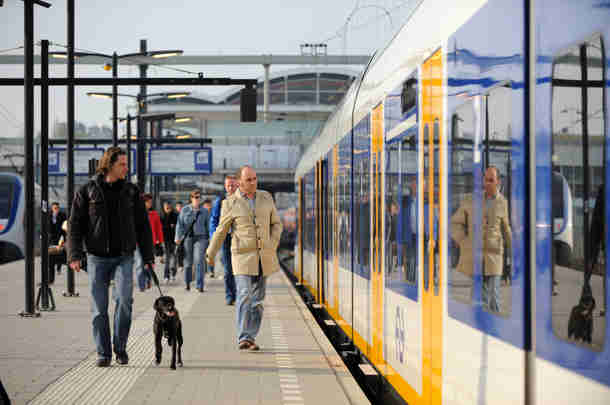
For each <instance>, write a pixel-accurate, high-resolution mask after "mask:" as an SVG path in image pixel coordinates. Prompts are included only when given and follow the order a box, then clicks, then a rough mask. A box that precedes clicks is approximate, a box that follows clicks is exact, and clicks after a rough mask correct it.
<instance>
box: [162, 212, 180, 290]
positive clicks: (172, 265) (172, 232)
mask: <svg viewBox="0 0 610 405" xmlns="http://www.w3.org/2000/svg"><path fill="white" fill-rule="evenodd" d="M177 222H178V214H177V213H176V211H174V209H173V208H172V204H171V203H170V202H169V201H166V202H164V203H163V213H162V214H161V224H162V225H163V236H164V238H165V269H164V272H163V278H164V279H165V282H166V283H168V284H169V281H170V278H171V280H172V281H173V280H176V255H175V251H176V245H175V244H174V239H175V237H176V223H177Z"/></svg>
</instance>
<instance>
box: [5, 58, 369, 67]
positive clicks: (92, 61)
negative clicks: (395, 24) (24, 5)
mask: <svg viewBox="0 0 610 405" xmlns="http://www.w3.org/2000/svg"><path fill="white" fill-rule="evenodd" d="M370 59H371V55H180V56H172V57H169V58H167V59H163V62H162V64H163V65H164V66H165V65H176V66H180V65H182V66H187V65H366V64H367V63H368V61H369V60H370ZM23 63H24V57H23V55H0V65H23ZM34 63H35V64H39V63H40V55H34ZM74 63H75V64H77V65H105V64H106V63H108V58H107V57H96V56H91V57H87V58H79V59H77V60H75V61H74ZM143 63H145V64H148V65H150V66H153V65H156V64H160V62H159V60H158V59H154V58H152V57H137V58H135V57H134V58H130V59H126V60H124V61H121V65H141V64H143ZM49 64H52V65H57V64H61V65H64V64H66V60H65V59H55V58H51V60H49Z"/></svg>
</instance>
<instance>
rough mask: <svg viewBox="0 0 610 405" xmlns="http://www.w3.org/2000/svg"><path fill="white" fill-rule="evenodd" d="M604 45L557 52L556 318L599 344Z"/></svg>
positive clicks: (559, 325)
mask: <svg viewBox="0 0 610 405" xmlns="http://www.w3.org/2000/svg"><path fill="white" fill-rule="evenodd" d="M604 60H605V57H604V46H603V42H602V38H601V36H599V35H596V36H594V37H593V38H591V39H590V40H588V41H586V42H584V43H581V44H578V45H575V46H572V47H570V48H568V49H566V50H564V51H563V52H561V53H560V54H559V55H557V56H556V57H555V58H554V60H553V77H552V91H553V93H552V94H553V95H552V155H551V156H552V158H551V159H552V160H551V165H552V173H553V174H552V176H551V184H550V185H549V186H550V187H551V197H552V198H553V201H552V204H551V206H552V227H551V235H552V243H550V244H549V245H550V249H551V260H552V277H551V281H550V282H551V283H552V286H551V288H550V289H549V290H550V291H551V294H552V301H551V302H552V305H551V310H552V324H553V331H554V333H555V334H556V335H557V336H558V337H559V338H561V339H568V340H570V341H572V342H574V343H577V344H581V345H583V346H584V347H587V348H590V349H592V350H596V351H600V350H602V348H603V342H604V339H605V330H606V318H605V316H604V315H605V310H606V302H605V297H606V293H605V277H606V253H605V251H606V249H605V246H604V241H605V240H606V236H605V209H604V208H605V205H604V192H605V191H604V184H605V183H606V181H605V180H606V179H605V175H604V174H605V172H606V167H605V162H606V156H605V153H604V151H605V148H606V137H605V128H606V126H605V125H606V124H605V118H606V117H605V109H604V105H605V93H604V86H605V85H604V83H605V81H604V80H605V78H604V64H603V61H604Z"/></svg>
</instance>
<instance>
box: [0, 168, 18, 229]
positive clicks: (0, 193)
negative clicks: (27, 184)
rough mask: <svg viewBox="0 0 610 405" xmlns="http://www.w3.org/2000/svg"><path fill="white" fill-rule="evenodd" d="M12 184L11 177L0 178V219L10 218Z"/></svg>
mask: <svg viewBox="0 0 610 405" xmlns="http://www.w3.org/2000/svg"><path fill="white" fill-rule="evenodd" d="M14 184H15V182H14V180H13V179H12V178H11V177H0V219H9V218H10V215H11V209H12V205H13V188H14ZM0 231H2V229H0Z"/></svg>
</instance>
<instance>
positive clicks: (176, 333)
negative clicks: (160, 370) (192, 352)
mask: <svg viewBox="0 0 610 405" xmlns="http://www.w3.org/2000/svg"><path fill="white" fill-rule="evenodd" d="M153 308H154V309H155V311H157V313H156V314H155V321H154V323H153V332H154V333H155V363H156V364H157V365H159V364H160V363H161V353H162V352H163V347H162V346H161V339H162V338H163V336H165V337H166V338H167V343H168V344H169V345H170V346H171V348H172V362H171V366H170V368H171V369H172V370H175V369H176V352H178V366H180V367H182V343H183V339H182V322H181V321H180V315H179V314H178V310H177V309H176V307H175V302H174V299H173V298H172V297H169V296H167V295H164V296H161V297H159V298H157V299H156V301H155V304H154V306H153Z"/></svg>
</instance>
